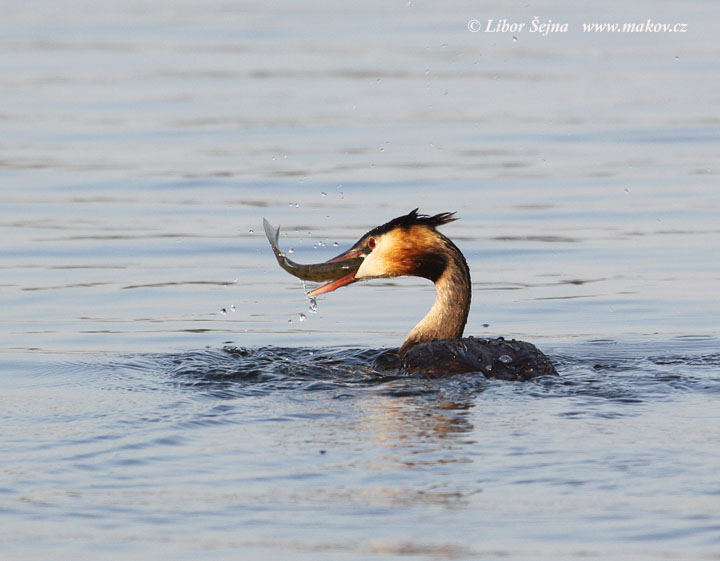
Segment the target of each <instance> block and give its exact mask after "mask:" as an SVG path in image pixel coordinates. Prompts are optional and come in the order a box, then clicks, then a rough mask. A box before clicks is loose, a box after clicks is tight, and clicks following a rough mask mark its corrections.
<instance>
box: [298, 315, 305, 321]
mask: <svg viewBox="0 0 720 561" xmlns="http://www.w3.org/2000/svg"><path fill="white" fill-rule="evenodd" d="M298 318H299V319H300V321H305V320H306V319H307V316H306V315H305V314H299V315H298Z"/></svg>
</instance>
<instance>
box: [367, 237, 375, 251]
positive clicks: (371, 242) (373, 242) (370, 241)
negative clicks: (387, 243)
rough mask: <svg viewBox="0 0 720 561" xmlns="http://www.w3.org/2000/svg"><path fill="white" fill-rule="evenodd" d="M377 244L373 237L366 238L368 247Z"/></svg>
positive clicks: (373, 247) (371, 247)
mask: <svg viewBox="0 0 720 561" xmlns="http://www.w3.org/2000/svg"><path fill="white" fill-rule="evenodd" d="M376 245H377V242H376V241H375V238H370V239H369V240H368V247H369V248H370V249H375V246H376Z"/></svg>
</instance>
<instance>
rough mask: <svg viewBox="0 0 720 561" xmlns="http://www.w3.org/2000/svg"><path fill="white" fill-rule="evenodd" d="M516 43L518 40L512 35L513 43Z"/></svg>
mask: <svg viewBox="0 0 720 561" xmlns="http://www.w3.org/2000/svg"><path fill="white" fill-rule="evenodd" d="M517 42H518V38H517V37H515V36H514V35H513V43H517Z"/></svg>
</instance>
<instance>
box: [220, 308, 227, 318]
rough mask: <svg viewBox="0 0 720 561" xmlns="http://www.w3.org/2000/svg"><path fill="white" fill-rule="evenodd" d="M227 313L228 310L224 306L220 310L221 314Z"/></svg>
mask: <svg viewBox="0 0 720 561" xmlns="http://www.w3.org/2000/svg"><path fill="white" fill-rule="evenodd" d="M226 314H227V310H226V309H225V308H222V309H221V310H220V315H222V316H224V315H226Z"/></svg>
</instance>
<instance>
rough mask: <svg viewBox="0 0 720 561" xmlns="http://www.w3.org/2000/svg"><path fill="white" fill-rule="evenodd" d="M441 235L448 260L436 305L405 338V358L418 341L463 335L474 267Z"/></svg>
mask: <svg viewBox="0 0 720 561" xmlns="http://www.w3.org/2000/svg"><path fill="white" fill-rule="evenodd" d="M439 235H440V236H441V238H442V241H443V242H444V246H445V254H446V255H447V263H446V266H445V268H444V269H443V271H442V273H441V274H440V276H439V277H438V278H437V279H436V280H435V290H436V296H435V304H433V307H432V308H431V309H430V311H429V312H428V313H427V315H426V316H425V317H424V318H423V319H422V320H421V321H420V323H418V324H417V325H416V326H415V327H414V328H413V330H412V331H411V332H410V334H409V335H408V336H407V339H405V342H404V343H403V345H402V347H400V351H399V353H398V354H399V355H400V356H401V357H403V356H405V354H406V353H407V352H408V351H409V350H410V348H411V347H412V346H413V345H416V344H417V343H422V342H426V341H432V340H433V339H455V338H459V337H462V334H463V331H464V330H465V323H466V322H467V317H468V313H469V312H470V299H471V296H472V290H471V284H470V270H469V268H468V266H467V262H466V261H465V257H463V254H462V253H461V252H460V250H459V249H458V248H457V247H456V246H455V244H453V243H452V242H451V241H450V240H449V239H448V238H446V237H445V236H442V235H441V234H439Z"/></svg>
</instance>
